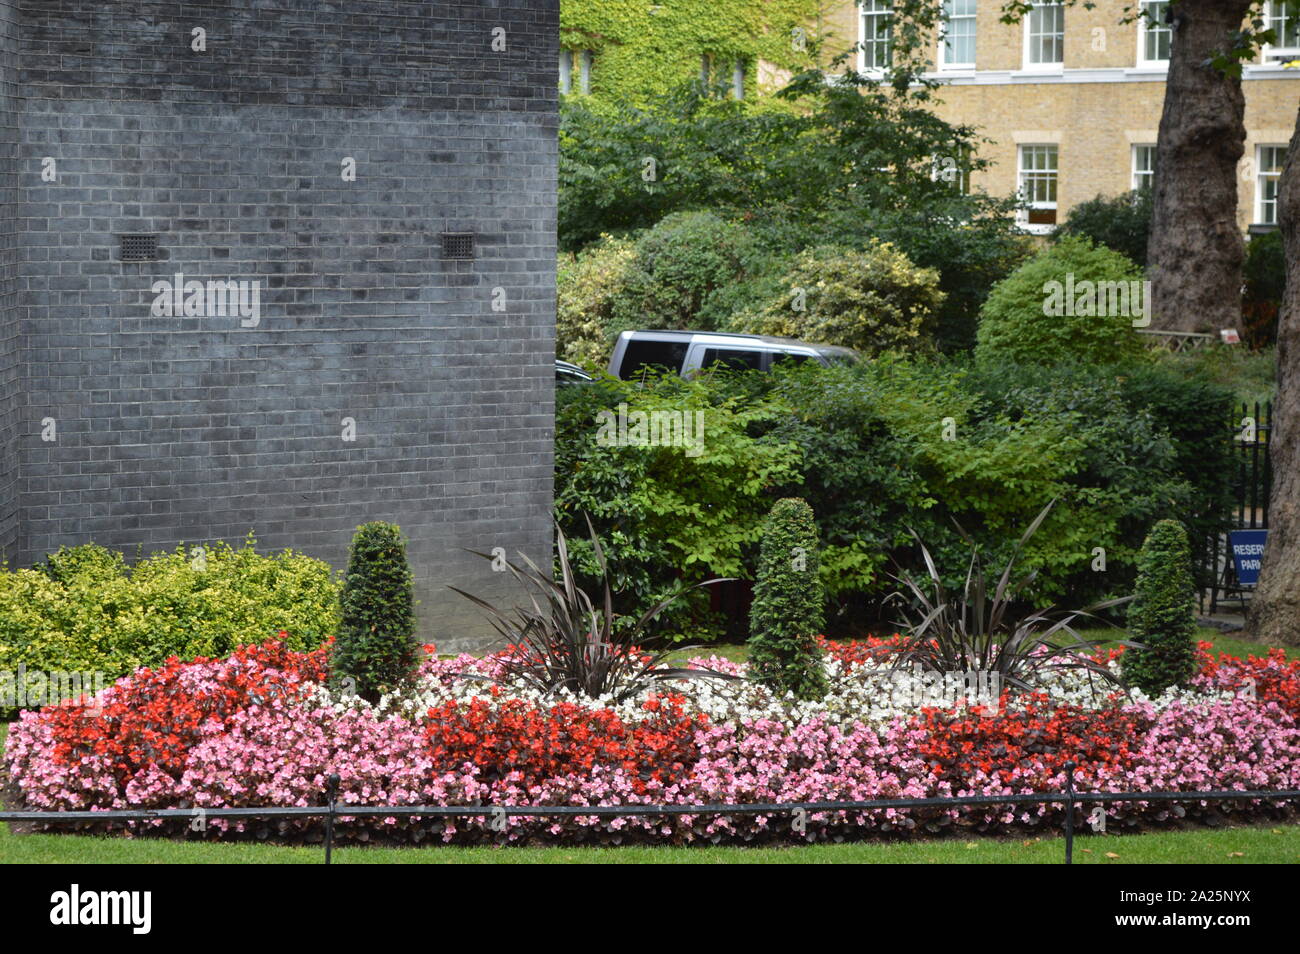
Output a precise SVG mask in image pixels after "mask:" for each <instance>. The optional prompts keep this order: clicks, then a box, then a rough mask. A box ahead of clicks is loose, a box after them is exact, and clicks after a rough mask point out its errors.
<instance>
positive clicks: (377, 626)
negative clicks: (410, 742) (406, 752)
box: [330, 521, 419, 702]
mask: <svg viewBox="0 0 1300 954" xmlns="http://www.w3.org/2000/svg"><path fill="white" fill-rule="evenodd" d="M339 611H340V619H339V635H338V641H337V642H336V643H335V644H334V651H333V653H332V654H331V656H330V669H331V673H330V676H331V679H333V680H334V682H335V684H336V685H341V686H345V687H346V688H348V689H351V690H352V691H354V692H356V694H357V695H359V696H361V697H362V698H363V699H368V700H370V701H371V702H375V701H377V700H378V699H379V697H380V696H381V695H383V694H384V693H385V692H387V691H389V690H391V689H395V688H396V687H397V686H398V685H399V684H400V683H401V682H402V681H403V680H404V679H405V678H406V677H407V676H408V675H409V674H410V672H411V670H412V669H414V668H415V663H416V660H417V658H418V655H419V647H418V646H417V645H416V642H415V635H414V634H415V599H414V597H413V595H412V590H411V567H410V565H409V564H408V563H407V562H406V541H405V540H404V539H403V538H402V531H401V530H400V529H399V528H398V527H397V526H396V525H395V524H391V523H383V522H380V521H375V522H372V523H363V524H362V525H361V526H359V527H357V532H356V534H355V535H354V536H353V537H352V550H351V555H350V556H349V558H348V571H347V574H346V575H345V576H344V579H343V590H342V592H341V593H339Z"/></svg>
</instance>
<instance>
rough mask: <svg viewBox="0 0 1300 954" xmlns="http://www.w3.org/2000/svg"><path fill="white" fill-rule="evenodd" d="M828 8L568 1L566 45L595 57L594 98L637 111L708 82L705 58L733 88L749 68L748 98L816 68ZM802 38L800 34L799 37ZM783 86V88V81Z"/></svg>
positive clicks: (764, 1) (738, 1)
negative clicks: (671, 92) (703, 76)
mask: <svg viewBox="0 0 1300 954" xmlns="http://www.w3.org/2000/svg"><path fill="white" fill-rule="evenodd" d="M834 6H835V4H833V3H831V2H828V0H664V2H662V3H654V2H652V0H562V2H561V4H560V43H561V46H562V47H564V48H565V49H567V50H571V51H573V52H574V54H575V56H574V63H575V65H574V77H575V78H574V84H573V85H574V90H575V91H577V90H578V89H579V82H578V78H577V77H578V74H579V66H578V63H579V57H578V55H577V54H579V53H580V52H581V51H583V50H590V51H591V52H592V54H593V56H592V62H591V83H590V88H591V95H592V96H594V97H596V98H597V99H604V100H622V101H629V102H634V103H641V102H644V101H645V100H646V99H648V98H650V97H652V96H653V95H655V94H657V93H661V92H665V91H667V90H668V89H671V88H672V87H674V86H676V85H678V84H680V83H683V82H688V81H690V80H693V79H698V78H699V77H700V66H701V58H702V57H703V56H704V55H706V54H707V55H708V56H709V57H710V58H711V60H712V62H713V63H714V70H715V79H722V80H726V81H727V82H728V83H729V82H730V81H731V77H732V69H733V65H734V64H735V63H736V62H737V61H741V62H743V63H745V95H746V96H753V95H755V94H756V93H759V92H760V91H762V90H766V89H770V88H771V87H772V85H773V82H772V80H770V79H769V78H770V77H771V76H772V75H773V72H774V71H793V70H798V69H802V68H805V67H808V66H811V65H813V64H814V62H815V61H816V59H817V58H818V50H819V49H820V48H821V47H822V46H823V45H824V44H823V42H822V41H824V40H825V39H826V38H827V37H826V33H827V31H828V30H829V26H828V23H829V22H830V21H829V20H828V19H827V17H828V14H829V13H830V12H831V10H832V8H833V7H834ZM796 31H800V32H798V33H796ZM777 85H779V81H777Z"/></svg>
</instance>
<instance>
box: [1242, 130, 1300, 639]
mask: <svg viewBox="0 0 1300 954" xmlns="http://www.w3.org/2000/svg"><path fill="white" fill-rule="evenodd" d="M1278 222H1279V223H1280V224H1281V228H1282V242H1283V246H1284V247H1285V249H1286V293H1285V294H1284V295H1283V298H1282V313H1281V315H1280V317H1279V318H1278V327H1277V400H1275V401H1274V402H1273V430H1272V432H1271V433H1270V434H1269V438H1268V440H1269V454H1270V455H1271V457H1272V464H1273V491H1272V494H1271V495H1270V497H1269V506H1268V545H1267V546H1265V548H1264V562H1263V563H1262V564H1261V567H1260V574H1259V584H1258V585H1257V586H1256V587H1255V597H1254V599H1253V600H1252V602H1251V604H1250V616H1249V624H1250V630H1251V631H1252V632H1253V633H1254V634H1255V636H1256V637H1257V638H1259V639H1261V640H1263V641H1264V642H1266V643H1268V644H1269V645H1271V646H1276V645H1280V644H1287V645H1290V646H1300V116H1297V118H1296V131H1295V133H1294V134H1293V135H1292V137H1291V147H1290V149H1289V150H1288V151H1287V157H1286V167H1285V168H1284V169H1283V170H1282V179H1281V182H1280V184H1279V195H1278Z"/></svg>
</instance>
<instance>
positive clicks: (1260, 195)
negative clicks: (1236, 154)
mask: <svg viewBox="0 0 1300 954" xmlns="http://www.w3.org/2000/svg"><path fill="white" fill-rule="evenodd" d="M1266 150H1268V151H1271V150H1277V152H1278V154H1279V161H1278V166H1277V169H1276V170H1273V171H1269V172H1265V171H1264V154H1265V151H1266ZM1286 152H1287V145H1286V144H1285V143H1262V144H1260V145H1258V146H1256V147H1255V223H1256V224H1257V225H1276V224H1277V199H1278V195H1277V193H1278V185H1280V184H1281V181H1282V166H1283V165H1284V164H1285V163H1286ZM1265 180H1268V181H1270V182H1273V183H1274V185H1273V198H1272V199H1266V198H1265V196H1264V193H1265V192H1266V191H1267V190H1266V188H1265V185H1264V183H1265ZM1269 210H1271V217H1270V213H1269Z"/></svg>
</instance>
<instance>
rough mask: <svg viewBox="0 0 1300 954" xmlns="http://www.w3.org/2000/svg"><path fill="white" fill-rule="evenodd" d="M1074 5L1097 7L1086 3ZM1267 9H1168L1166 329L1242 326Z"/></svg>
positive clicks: (1160, 310)
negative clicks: (1250, 164) (1246, 215)
mask: <svg viewBox="0 0 1300 954" xmlns="http://www.w3.org/2000/svg"><path fill="white" fill-rule="evenodd" d="M909 2H911V0H909ZM1064 2H1065V4H1066V6H1075V5H1076V4H1077V5H1079V6H1090V4H1089V3H1087V2H1086V0H1064ZM1033 7H1034V2H1033V0H1006V2H1004V4H1003V7H1002V19H1003V20H1004V21H1006V22H1008V23H1013V22H1017V21H1019V20H1020V19H1022V18H1023V17H1025V16H1026V15H1027V14H1028V13H1029V11H1030V10H1032V9H1033ZM1262 7H1263V3H1262V0H1170V3H1169V6H1168V7H1167V8H1166V16H1167V17H1168V19H1169V22H1170V23H1171V24H1172V26H1173V35H1172V39H1171V42H1170V48H1169V72H1168V76H1167V78H1166V81H1165V101H1164V110H1163V112H1162V113H1161V116H1160V132H1159V134H1158V136H1157V139H1156V151H1157V155H1158V156H1159V160H1158V162H1157V164H1156V175H1155V185H1154V193H1155V194H1154V206H1153V210H1152V219H1151V238H1150V241H1149V242H1148V245H1147V270H1148V274H1149V277H1150V279H1151V299H1152V300H1151V311H1152V314H1153V323H1154V324H1155V326H1156V327H1159V328H1167V329H1170V330H1175V331H1205V330H1210V331H1216V330H1218V329H1220V328H1240V326H1241V267H1242V263H1243V262H1244V261H1245V257H1246V251H1245V243H1244V241H1243V239H1242V235H1241V228H1240V226H1239V225H1238V224H1237V174H1238V163H1239V162H1240V161H1241V157H1242V153H1243V152H1244V150H1245V143H1246V123H1245V114H1246V101H1245V97H1244V96H1243V94H1242V91H1241V68H1242V63H1243V62H1244V61H1246V60H1248V59H1250V58H1251V57H1253V56H1254V55H1255V53H1256V52H1257V51H1258V49H1259V44H1260V42H1261V41H1265V40H1267V39H1269V38H1270V35H1269V34H1267V33H1265V32H1264V31H1263V27H1264V23H1263V21H1262V13H1261V10H1262ZM1144 17H1146V18H1149V17H1150V14H1149V13H1148V12H1145V11H1144V10H1143V9H1142V7H1141V5H1140V4H1138V3H1137V2H1131V3H1129V4H1128V5H1127V6H1126V7H1125V9H1124V12H1123V15H1122V18H1121V20H1122V22H1134V21H1137V20H1140V19H1142V18H1144ZM1248 18H1249V21H1248Z"/></svg>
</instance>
